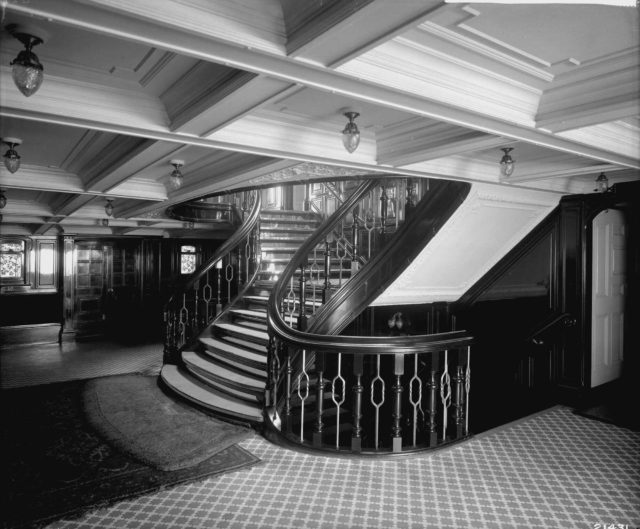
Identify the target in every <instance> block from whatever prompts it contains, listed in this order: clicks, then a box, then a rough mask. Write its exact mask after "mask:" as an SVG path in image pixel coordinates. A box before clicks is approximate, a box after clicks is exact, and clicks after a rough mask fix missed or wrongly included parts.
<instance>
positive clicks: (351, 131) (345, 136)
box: [342, 110, 360, 152]
mask: <svg viewBox="0 0 640 529" xmlns="http://www.w3.org/2000/svg"><path fill="white" fill-rule="evenodd" d="M343 115H345V116H346V117H347V118H348V119H349V123H347V124H346V125H345V127H344V130H343V131H342V143H343V145H344V148H345V149H347V151H349V152H353V151H355V150H356V149H357V148H358V145H360V131H359V130H358V125H356V123H355V121H354V120H355V119H356V118H357V117H358V116H359V115H360V114H359V113H358V112H353V111H351V110H348V111H346V112H343Z"/></svg>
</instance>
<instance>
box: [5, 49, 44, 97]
mask: <svg viewBox="0 0 640 529" xmlns="http://www.w3.org/2000/svg"><path fill="white" fill-rule="evenodd" d="M43 72H44V68H43V67H42V64H40V61H39V60H38V57H37V56H36V54H35V53H33V52H32V51H30V50H23V51H21V52H20V53H19V54H18V56H17V57H16V58H15V60H13V61H12V62H11V75H12V76H13V82H14V83H15V84H16V86H17V87H18V90H20V91H21V92H22V93H23V94H24V95H25V96H26V97H29V96H30V95H32V94H34V93H36V92H37V91H38V89H39V88H40V85H41V84H42V80H43V79H44V73H43Z"/></svg>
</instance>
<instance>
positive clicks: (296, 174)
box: [249, 163, 367, 185]
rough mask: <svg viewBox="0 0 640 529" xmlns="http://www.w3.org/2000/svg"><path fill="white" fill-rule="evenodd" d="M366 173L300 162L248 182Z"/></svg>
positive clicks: (360, 174)
mask: <svg viewBox="0 0 640 529" xmlns="http://www.w3.org/2000/svg"><path fill="white" fill-rule="evenodd" d="M366 174H367V173H365V172H363V171H359V170H356V169H347V168H345V167H338V166H335V165H322V164H317V163H301V164H298V165H294V166H293V167H287V168H285V169H280V170H279V171H274V172H272V173H269V174H265V175H261V176H258V177H256V178H253V179H251V180H249V183H250V184H254V185H260V184H268V183H274V182H288V181H291V180H299V179H303V180H311V179H315V178H326V179H327V180H330V179H332V178H343V177H344V178H346V177H357V176H365V175H366Z"/></svg>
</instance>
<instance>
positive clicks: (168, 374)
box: [160, 210, 350, 423]
mask: <svg viewBox="0 0 640 529" xmlns="http://www.w3.org/2000/svg"><path fill="white" fill-rule="evenodd" d="M319 223H320V218H319V216H318V215H316V214H314V213H311V212H304V211H285V210H263V211H261V213H260V245H259V247H260V253H261V262H260V265H259V268H258V271H257V273H256V274H255V276H254V278H253V279H252V281H251V282H250V283H249V284H247V285H246V288H245V289H244V291H243V292H242V293H241V295H240V296H239V297H238V298H237V299H236V301H235V302H234V303H232V304H230V305H229V306H227V307H226V309H225V310H224V311H222V313H221V314H219V315H218V316H217V317H216V318H215V319H214V321H213V323H212V324H211V325H210V326H209V327H208V328H206V330H205V331H204V332H203V333H202V334H200V336H199V337H198V338H197V341H196V342H195V344H193V345H192V346H191V347H188V348H186V349H184V350H183V351H182V352H181V358H180V361H179V362H178V363H177V365H172V364H165V365H164V366H163V368H162V372H161V375H160V376H161V380H162V381H163V382H164V384H166V385H167V386H168V387H169V388H171V389H172V390H174V391H175V392H176V393H178V394H180V395H181V396H183V397H184V398H186V399H188V400H190V401H192V402H193V403H195V404H197V405H198V406H202V407H204V408H207V409H209V410H212V411H214V412H216V413H218V414H221V415H223V416H226V417H229V418H231V419H235V420H238V421H245V422H250V423H260V422H262V420H263V417H262V408H263V401H264V390H265V385H266V377H267V370H266V363H267V347H268V342H269V336H268V334H267V302H268V300H269V295H270V294H271V290H272V288H273V286H274V285H275V283H276V281H277V279H278V277H279V274H280V273H281V272H282V271H283V269H284V268H285V267H286V265H287V264H288V263H289V261H290V260H291V257H292V256H293V255H294V254H295V252H296V251H297V250H298V249H299V248H300V246H301V245H302V243H303V242H304V241H305V240H306V239H307V238H308V237H309V235H311V234H312V233H313V232H314V231H315V230H316V229H317V227H318V226H319ZM323 252H324V248H316V249H314V251H313V252H311V253H310V255H309V266H310V268H309V270H310V271H311V278H310V280H309V281H307V283H306V286H305V290H306V294H307V295H306V300H305V314H307V315H311V314H313V312H314V311H315V309H316V308H317V307H318V306H320V304H321V303H322V288H321V285H320V274H318V273H316V274H315V276H314V272H315V271H316V270H319V269H320V267H321V266H322V262H323V258H324V257H323ZM341 264H342V266H341V267H338V266H335V265H334V266H333V267H332V269H331V282H333V283H335V286H336V287H337V286H339V284H340V283H342V282H344V281H346V280H347V279H348V277H349V274H350V262H347V261H344V263H341ZM296 286H297V285H296ZM299 315H300V307H299V303H298V302H297V300H295V301H293V302H292V303H290V304H289V305H288V306H287V304H286V303H285V306H284V317H285V319H286V320H287V321H289V322H290V323H292V324H293V325H297V320H298V317H299Z"/></svg>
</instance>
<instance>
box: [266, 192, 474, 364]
mask: <svg viewBox="0 0 640 529" xmlns="http://www.w3.org/2000/svg"><path fill="white" fill-rule="evenodd" d="M376 185H379V181H378V180H374V181H367V182H364V183H363V184H361V185H360V186H359V187H358V188H357V189H356V190H355V191H354V192H353V193H352V194H351V196H350V197H349V198H348V199H346V200H345V202H344V203H343V204H342V205H341V206H340V207H339V208H338V209H337V210H336V211H335V212H334V213H333V215H331V217H329V218H328V219H326V220H325V221H324V222H323V224H322V225H321V226H320V228H318V230H317V231H316V233H315V234H314V235H313V236H312V237H310V238H309V239H307V241H306V242H305V243H304V244H303V245H302V246H301V247H300V249H299V250H298V252H297V253H296V255H295V256H294V257H293V258H292V260H291V262H290V263H289V264H288V265H287V267H286V268H285V270H284V271H283V272H282V274H281V276H280V279H279V280H278V283H277V284H276V286H275V287H274V290H273V292H272V294H271V296H270V298H269V309H268V311H267V314H268V325H269V329H271V330H272V331H273V332H274V333H275V335H276V336H277V337H278V338H280V339H282V340H284V341H286V342H290V343H295V344H296V345H297V346H299V347H300V348H306V349H309V350H322V351H323V352H343V353H350V354H354V355H364V354H382V355H386V354H406V353H417V352H428V351H438V350H442V349H443V348H447V347H449V348H457V347H464V346H467V345H470V344H471V343H472V341H473V338H472V337H471V336H470V335H469V334H467V333H466V331H454V332H447V333H440V334H429V335H414V336H393V337H389V336H343V335H340V336H336V335H335V334H317V333H315V332H309V331H300V330H297V329H293V328H291V327H289V326H288V325H287V324H286V322H285V321H284V319H283V318H282V316H281V315H280V311H279V307H278V303H279V300H280V299H282V297H283V293H284V289H285V288H286V285H287V284H288V282H289V280H290V278H291V276H292V275H293V274H294V273H295V271H296V269H297V268H298V267H299V266H300V265H301V264H302V263H303V262H304V260H305V258H306V256H307V255H308V254H309V252H310V251H311V250H312V249H313V248H314V247H315V246H317V245H318V244H319V242H320V241H322V240H323V239H324V238H325V237H326V236H327V234H329V232H331V230H332V229H333V225H334V224H335V223H336V221H337V219H339V218H341V217H343V216H344V215H346V214H347V213H348V212H350V211H351V209H352V208H353V206H354V205H355V204H356V203H357V202H358V201H359V200H360V199H361V198H362V197H363V196H364V195H365V194H366V193H367V192H368V191H369V190H370V189H371V188H373V187H375V186H376ZM467 192H468V186H467ZM455 195H456V196H458V201H455V200H454V201H453V202H454V203H451V204H449V205H448V209H449V210H453V209H455V208H456V207H458V205H459V202H460V201H461V200H462V199H463V198H464V196H466V193H464V194H463V195H462V196H460V195H461V193H460V191H459V189H457V190H456V192H455ZM449 198H452V197H449ZM432 200H435V198H434V199H430V200H427V201H426V203H427V204H428V203H430V202H431V201H432ZM425 207H426V206H425ZM421 209H422V208H421ZM415 213H416V214H415V215H414V216H413V218H412V219H411V220H410V221H408V222H406V223H405V225H404V226H403V228H402V232H403V233H404V234H405V236H406V234H411V233H413V234H415V233H416V231H415V230H416V229H420V228H419V226H420V225H421V223H423V219H422V216H421V215H420V213H421V212H420V211H416V212H415ZM422 229H423V230H424V226H423V228H422ZM426 235H427V237H428V238H430V237H432V236H433V231H432V230H429V233H427V234H426ZM414 246H417V245H414ZM393 247H394V248H397V246H396V245H395V244H394V245H393ZM419 249H421V247H420V248H419ZM419 249H418V250H419ZM392 251H393V248H388V249H386V250H385V251H384V252H382V255H379V256H377V257H375V258H374V259H372V261H371V262H369V264H368V265H367V266H365V267H364V268H363V269H362V270H361V271H360V272H359V273H358V275H357V276H355V277H354V278H353V279H352V280H351V281H349V282H348V283H347V285H346V286H345V287H343V288H342V289H341V291H339V292H338V293H337V295H336V297H335V298H332V300H330V301H329V302H328V303H327V304H325V306H323V308H321V309H320V310H323V309H324V311H325V314H328V313H330V312H332V311H334V310H335V309H336V308H337V307H338V306H339V305H340V304H341V302H342V301H343V300H344V299H347V298H348V296H349V295H352V293H353V291H354V289H356V288H358V285H362V283H363V282H366V281H367V278H368V277H369V276H368V275H367V274H371V273H374V272H375V270H376V269H378V268H379V266H380V263H382V262H383V261H384V259H387V258H388V256H389V254H390V252H392ZM405 259H406V257H405ZM361 274H363V275H362V276H361ZM387 283H388V282H387ZM386 286H387V284H385V285H380V286H379V288H384V287H386ZM334 299H335V300H334ZM329 306H331V307H332V308H331V309H329V308H326V309H325V308H324V307H329ZM314 327H318V324H317V323H316V324H314V325H313V326H312V327H311V330H313V329H314ZM334 332H336V331H334Z"/></svg>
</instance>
